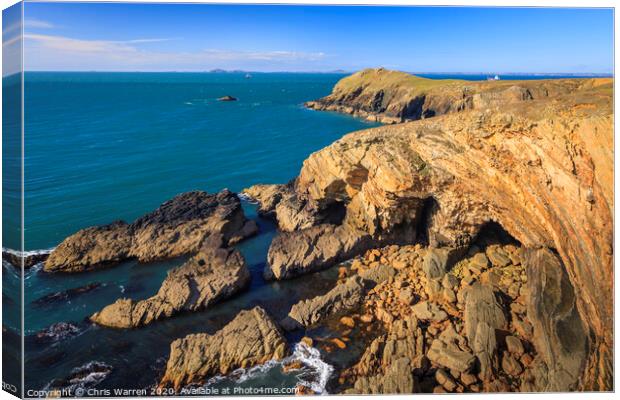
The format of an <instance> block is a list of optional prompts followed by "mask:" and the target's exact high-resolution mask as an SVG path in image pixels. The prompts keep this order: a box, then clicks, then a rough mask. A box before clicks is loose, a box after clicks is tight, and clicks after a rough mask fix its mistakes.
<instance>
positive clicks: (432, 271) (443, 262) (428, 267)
mask: <svg viewBox="0 0 620 400" xmlns="http://www.w3.org/2000/svg"><path fill="white" fill-rule="evenodd" d="M460 253H461V252H460V251H457V250H455V249H452V248H429V249H428V250H427V251H426V254H424V261H423V262H422V269H423V270H424V272H425V273H426V277H427V278H428V279H437V278H443V276H444V275H445V274H446V272H448V271H449V270H450V268H451V267H452V265H453V263H454V261H455V260H456V258H457V256H458V255H460Z"/></svg>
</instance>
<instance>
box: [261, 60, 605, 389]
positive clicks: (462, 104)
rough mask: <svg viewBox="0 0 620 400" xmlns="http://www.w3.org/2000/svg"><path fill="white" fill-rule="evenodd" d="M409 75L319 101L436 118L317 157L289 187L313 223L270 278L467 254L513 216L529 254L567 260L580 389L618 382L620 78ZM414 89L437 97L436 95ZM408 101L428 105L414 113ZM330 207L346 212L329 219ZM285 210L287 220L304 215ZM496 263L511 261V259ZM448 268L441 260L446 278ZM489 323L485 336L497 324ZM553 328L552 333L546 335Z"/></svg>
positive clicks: (353, 140) (283, 221)
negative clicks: (378, 251) (615, 110)
mask: <svg viewBox="0 0 620 400" xmlns="http://www.w3.org/2000/svg"><path fill="white" fill-rule="evenodd" d="M397 75H398V74H397ZM395 76H396V75H395V73H392V72H389V71H385V70H374V71H366V72H363V73H360V74H355V75H352V76H351V77H349V78H346V79H345V80H343V81H341V82H340V83H339V84H338V85H337V86H336V88H335V89H334V93H333V94H332V95H330V96H328V97H327V98H326V99H322V100H321V101H319V103H320V104H322V105H321V106H317V105H316V104H315V105H311V106H313V107H315V108H319V109H334V110H338V111H345V112H347V110H349V109H348V107H350V109H351V110H352V111H353V113H354V114H355V113H356V110H361V111H363V112H372V113H377V115H380V116H385V117H386V118H397V120H398V121H402V120H403V119H418V118H422V117H424V118H425V119H424V120H422V121H415V122H407V123H402V124H397V125H391V126H384V127H379V128H374V129H369V130H365V131H360V132H355V133H352V134H349V135H347V136H345V137H343V138H342V139H340V140H338V141H336V142H335V143H334V144H332V145H331V146H328V147H326V148H324V149H323V150H321V151H318V152H316V153H314V154H312V155H311V156H310V157H309V158H308V159H307V160H306V161H305V162H304V164H303V167H302V170H301V172H300V174H299V177H298V178H297V179H296V181H295V182H294V183H293V184H292V185H291V186H292V188H290V189H289V190H290V192H291V194H290V196H291V197H292V198H294V199H296V200H295V201H296V204H304V206H303V207H301V208H299V210H300V213H299V214H295V215H296V216H299V215H300V216H301V217H300V218H297V220H303V221H306V223H305V224H299V223H298V222H294V223H293V224H290V226H291V227H293V226H294V227H298V228H297V229H282V232H281V233H280V234H279V236H278V237H277V238H276V239H275V240H274V242H273V244H272V246H271V248H270V251H269V257H268V262H269V267H268V270H267V271H266V275H267V276H268V277H273V278H276V279H283V278H290V277H294V276H298V275H300V274H303V273H307V272H311V271H316V270H319V269H322V268H326V267H328V266H330V265H333V264H335V263H337V262H340V261H342V260H344V259H347V258H351V257H354V256H356V255H358V254H361V253H363V252H364V251H366V250H367V249H369V248H371V247H373V246H381V245H387V244H391V243H397V244H406V243H415V242H417V241H420V240H422V241H423V242H425V243H428V244H429V245H430V246H432V247H444V248H446V249H447V250H446V251H447V252H448V254H454V255H457V256H458V254H459V252H461V251H463V249H467V247H468V246H469V245H470V244H471V243H472V242H473V240H474V239H475V238H476V236H477V235H478V234H479V232H480V231H481V230H482V229H483V228H484V227H485V226H488V225H489V224H499V225H501V227H503V228H504V229H505V230H506V231H507V232H508V233H509V234H510V235H512V236H513V237H514V238H516V239H517V240H518V241H519V242H520V243H521V244H522V245H523V246H524V247H525V248H527V249H538V248H546V249H550V250H549V251H551V252H552V253H554V254H555V257H556V259H557V262H555V264H557V265H556V267H555V268H556V269H557V268H560V269H562V270H565V273H566V280H565V282H568V283H570V285H569V286H570V287H572V289H570V288H569V289H567V290H568V292H570V291H571V290H572V291H573V295H574V300H575V303H574V307H575V308H574V309H575V310H576V313H577V314H578V315H579V318H580V319H581V321H582V323H583V326H584V330H585V332H587V334H586V337H587V338H588V339H587V341H588V345H587V356H586V359H585V360H584V362H583V363H582V365H580V366H579V368H578V369H579V371H580V372H579V375H580V379H579V383H578V387H579V388H581V389H589V390H600V389H609V388H611V382H612V372H613V371H612V367H611V360H612V347H613V341H612V332H613V326H612V325H613V306H612V303H611V302H609V299H610V298H611V297H612V284H613V268H612V265H613V264H612V258H613V242H612V238H613V219H612V212H613V183H612V180H613V131H612V126H613V114H612V102H611V95H612V87H613V81H612V80H611V79H568V80H542V81H528V82H521V81H507V82H501V83H500V82H483V83H473V82H468V83H463V82H441V81H439V82H435V83H432V84H431V83H429V82H425V81H419V80H418V79H414V80H409V78H407V77H403V76H402V74H400V75H398V78H397V79H395V78H394V77H395ZM403 79H404V80H406V81H407V82H408V83H407V82H403ZM381 91H383V92H382V94H381V95H379V94H378V93H380V92H381ZM412 91H413V92H416V91H421V92H424V96H423V101H422V100H419V99H418V100H416V98H417V97H416V95H415V93H413V92H412ZM412 93H413V95H412ZM470 94H471V96H470ZM412 96H413V97H412ZM412 99H413V100H412ZM411 101H413V103H411ZM420 102H421V104H422V108H419V107H418V105H419V103H420ZM412 104H413V105H412ZM414 105H415V107H414ZM411 107H413V108H411ZM405 109H407V110H409V109H418V110H422V111H421V112H417V111H416V112H414V113H413V114H412V116H411V117H408V116H407V115H409V114H407V112H408V111H407V112H405V111H403V110H405ZM361 111H360V112H361ZM417 114H419V115H417ZM431 116H434V117H433V118H429V117H431ZM277 204H279V202H277V201H276V206H275V207H276V208H277ZM287 209H288V210H291V209H294V208H290V207H287ZM327 210H335V211H334V212H335V213H337V215H338V218H334V220H332V221H330V222H327V223H326V222H325V219H326V217H325V213H326V211H327ZM308 214H311V215H321V217H320V218H314V219H313V218H312V216H308ZM275 216H276V218H277V219H278V224H279V226H281V227H286V226H289V221H295V220H296V218H293V217H291V216H290V215H287V214H286V213H278V212H275ZM338 219H340V220H341V221H340V222H338V221H337V220H338ZM442 257H443V256H441V257H439V258H442ZM493 257H496V260H500V262H505V257H502V255H501V254H493ZM449 258H450V257H448V259H447V262H446V268H450V262H451V261H450V260H449ZM489 258H490V257H489ZM501 260H503V261H501ZM441 263H443V261H441ZM435 267H436V266H435ZM435 267H433V266H432V265H431V263H429V268H431V269H435V271H436V273H441V270H437V269H436V268H435ZM437 271H438V272H437ZM557 279H559V278H556V280H557ZM563 287H564V288H566V287H567V286H566V285H564V286H563ZM549 290H552V289H549ZM554 290H555V289H554ZM556 291H557V290H556ZM568 292H567V293H568ZM566 296H567V297H564V299H570V298H571V296H569V295H568V294H567V295H566ZM563 301H564V300H562V301H561V302H560V303H563ZM571 310H572V308H571ZM558 312H559V311H558ZM571 312H572V311H571ZM571 315H572V314H570V313H568V314H566V315H564V316H562V317H561V318H560V319H562V320H563V319H568V320H571V318H572V317H571ZM485 324H486V325H488V327H487V326H485ZM479 325H480V328H478V327H476V330H478V329H480V331H481V332H483V331H484V330H485V329H486V330H487V331H488V330H489V328H491V329H493V325H492V324H489V323H488V322H485V323H484V324H482V323H481V324H479ZM472 329H473V328H472ZM574 329H576V331H579V329H578V327H575V328H574ZM553 332H556V330H555V329H554V328H549V327H548V328H547V331H546V333H541V334H543V335H545V336H548V335H553ZM476 336H477V335H476ZM482 344H483V343H482V342H481V346H482ZM578 344H579V342H577V343H571V344H568V345H567V347H566V348H568V349H572V348H575V347H574V346H575V345H578ZM490 345H492V343H487V344H486V346H487V347H488V346H490ZM482 347H484V346H482ZM481 351H482V350H481ZM549 352H550V354H556V353H557V354H562V353H563V351H560V350H558V349H555V350H551V349H550V350H549ZM554 352H555V353H554ZM491 364H492V365H495V364H494V363H493V362H492V363H491ZM508 364H511V363H510V362H509V363H508ZM569 369H571V370H572V367H571V368H569ZM564 372H565V373H566V374H567V375H566V374H565V376H573V375H572V373H571V372H570V371H564ZM564 372H558V373H561V374H564ZM542 386H543V387H551V386H546V385H542ZM565 387H566V386H565Z"/></svg>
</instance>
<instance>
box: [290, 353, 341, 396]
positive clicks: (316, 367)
mask: <svg viewBox="0 0 620 400" xmlns="http://www.w3.org/2000/svg"><path fill="white" fill-rule="evenodd" d="M291 357H292V358H293V360H296V361H300V362H301V363H302V364H304V365H305V366H307V367H308V368H310V369H311V370H313V371H314V372H315V374H316V378H315V379H312V380H311V381H306V380H301V381H300V382H299V383H300V384H302V385H304V386H306V387H309V388H310V389H312V391H313V392H314V393H317V394H328V393H327V391H326V390H325V387H326V386H327V382H328V381H329V377H330V376H331V374H332V373H333V372H334V367H332V366H331V365H329V364H328V363H326V362H325V361H323V360H322V359H321V352H320V351H319V350H318V349H317V348H314V347H311V346H308V345H307V344H305V343H303V342H300V343H297V344H296V345H295V351H294V352H293V355H292V356H291Z"/></svg>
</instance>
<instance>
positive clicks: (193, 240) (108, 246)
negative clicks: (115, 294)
mask: <svg viewBox="0 0 620 400" xmlns="http://www.w3.org/2000/svg"><path fill="white" fill-rule="evenodd" d="M256 230H257V227H256V224H255V222H254V221H249V220H247V219H246V218H245V216H244V214H243V209H242V208H241V203H240V201H239V198H238V197H237V196H236V195H235V194H234V193H232V192H230V191H228V190H226V189H224V190H222V191H221V192H219V193H217V194H207V193H206V192H201V191H195V192H188V193H183V194H180V195H178V196H176V197H174V198H173V199H172V200H169V201H167V202H165V203H163V204H162V205H161V206H160V207H159V208H157V209H156V210H155V211H153V212H151V213H149V214H146V215H144V216H143V217H140V218H138V219H137V220H136V221H134V222H133V223H132V224H127V223H126V222H123V221H117V222H114V223H112V224H109V225H104V226H97V227H91V228H86V229H82V230H80V231H78V232H77V233H75V234H73V235H71V236H69V237H68V238H66V239H65V240H64V241H63V242H62V243H61V244H60V245H59V246H58V247H57V248H56V249H54V251H53V252H52V253H51V254H50V256H49V257H48V259H47V260H46V261H45V264H44V270H45V271H47V272H80V271H84V270H87V269H94V268H99V267H104V266H108V265H113V264H115V263H118V262H120V261H123V260H125V259H128V258H137V259H138V260H139V261H140V262H149V261H154V260H158V259H165V258H172V257H177V256H180V255H184V254H191V253H195V252H196V251H198V249H199V248H200V245H201V244H202V242H203V241H204V239H205V238H206V237H208V236H209V235H211V234H218V233H219V234H221V235H222V236H223V238H224V240H225V242H226V243H230V244H232V243H235V242H237V241H239V240H241V239H243V238H245V237H247V236H250V235H252V234H254V233H255V232H256Z"/></svg>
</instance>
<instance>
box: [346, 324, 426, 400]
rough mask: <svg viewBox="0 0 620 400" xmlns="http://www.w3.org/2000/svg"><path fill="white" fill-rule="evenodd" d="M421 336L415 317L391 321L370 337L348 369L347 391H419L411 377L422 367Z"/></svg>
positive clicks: (360, 392) (394, 392) (390, 392)
mask: <svg viewBox="0 0 620 400" xmlns="http://www.w3.org/2000/svg"><path fill="white" fill-rule="evenodd" d="M424 363H425V357H424V335H423V334H422V330H421V329H420V328H419V327H418V321H417V320H416V319H415V317H409V318H406V319H404V320H397V321H395V322H394V324H393V325H392V327H391V328H390V331H389V332H388V333H387V334H385V335H381V336H379V337H378V338H376V339H374V340H373V341H372V342H371V343H370V345H369V346H368V347H367V348H366V350H365V351H364V353H363V354H362V356H361V358H360V360H359V361H358V363H357V364H356V365H354V366H353V367H352V368H351V370H349V371H348V372H349V373H350V374H351V375H353V377H354V383H353V388H351V389H350V390H348V391H347V392H346V393H347V394H398V393H400V394H410V393H415V392H417V391H418V390H419V387H418V383H417V379H416V378H415V376H414V371H415V370H416V369H421V368H422V367H423V366H424Z"/></svg>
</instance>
